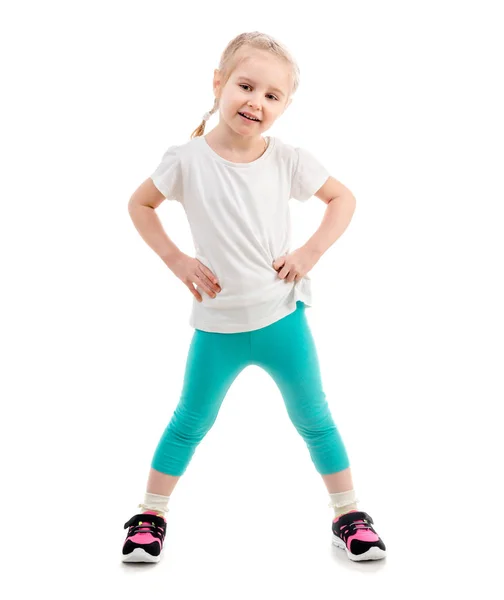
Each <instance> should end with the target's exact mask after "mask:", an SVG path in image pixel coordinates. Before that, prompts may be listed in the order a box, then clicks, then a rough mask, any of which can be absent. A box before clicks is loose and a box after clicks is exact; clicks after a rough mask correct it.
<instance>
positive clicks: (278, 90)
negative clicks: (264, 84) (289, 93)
mask: <svg viewBox="0 0 504 600" xmlns="http://www.w3.org/2000/svg"><path fill="white" fill-rule="evenodd" d="M238 79H244V80H245V81H248V82H249V83H251V84H252V85H255V83H254V82H253V81H252V79H250V78H249V77H245V75H239V76H238ZM270 89H271V90H273V91H274V92H278V93H279V94H280V95H281V96H285V94H284V93H283V92H282V90H280V89H279V88H276V87H272V88H270Z"/></svg>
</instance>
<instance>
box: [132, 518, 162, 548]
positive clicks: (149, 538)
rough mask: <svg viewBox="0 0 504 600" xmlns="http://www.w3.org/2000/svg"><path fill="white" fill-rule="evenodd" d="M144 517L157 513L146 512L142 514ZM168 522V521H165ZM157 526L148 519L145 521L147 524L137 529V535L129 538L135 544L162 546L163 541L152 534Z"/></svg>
mask: <svg viewBox="0 0 504 600" xmlns="http://www.w3.org/2000/svg"><path fill="white" fill-rule="evenodd" d="M142 514H143V515H156V514H157V512H156V511H155V510H146V511H144V512H143V513H142ZM165 521H166V519H165ZM153 527H155V525H154V524H153V523H152V521H149V520H148V517H147V518H146V519H145V524H144V523H143V522H142V525H139V526H138V528H137V533H136V534H135V535H132V536H131V537H129V538H127V539H129V540H131V541H132V542H134V543H135V544H143V545H145V544H151V543H152V542H157V543H158V544H159V545H160V546H161V541H160V540H159V538H157V537H154V536H153V535H152V533H151V531H152V528H153Z"/></svg>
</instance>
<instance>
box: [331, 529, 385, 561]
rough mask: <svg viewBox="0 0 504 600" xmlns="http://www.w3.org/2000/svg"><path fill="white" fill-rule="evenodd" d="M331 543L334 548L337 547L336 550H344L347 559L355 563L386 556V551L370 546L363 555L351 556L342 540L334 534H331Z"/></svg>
mask: <svg viewBox="0 0 504 600" xmlns="http://www.w3.org/2000/svg"><path fill="white" fill-rule="evenodd" d="M332 543H333V544H334V545H335V546H338V548H342V549H343V550H345V552H346V553H347V556H348V558H349V559H350V560H354V561H356V562H357V561H360V560H380V558H385V557H386V556H387V551H386V550H382V549H381V548H378V547H377V546H372V547H371V548H369V550H368V551H367V552H364V554H358V555H357V554H352V553H351V552H350V550H349V549H348V548H347V547H346V546H345V543H344V542H343V540H342V539H341V538H339V537H338V536H337V535H335V534H334V533H333V534H332Z"/></svg>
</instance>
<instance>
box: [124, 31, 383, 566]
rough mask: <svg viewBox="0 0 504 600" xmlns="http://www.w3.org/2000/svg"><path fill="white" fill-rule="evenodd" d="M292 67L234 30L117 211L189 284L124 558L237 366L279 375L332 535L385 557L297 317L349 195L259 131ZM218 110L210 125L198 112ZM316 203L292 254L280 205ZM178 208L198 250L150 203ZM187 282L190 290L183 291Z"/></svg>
mask: <svg viewBox="0 0 504 600" xmlns="http://www.w3.org/2000/svg"><path fill="white" fill-rule="evenodd" d="M298 84H299V69H298V67H297V65H296V63H295V61H294V59H293V58H292V56H291V54H290V53H289V52H288V50H287V49H286V48H285V47H284V46H283V45H282V44H280V43H279V42H278V41H276V40H275V39H273V38H272V37H270V36H268V35H265V34H262V33H259V32H253V33H243V34H241V35H238V36H237V37H236V38H235V39H233V40H232V41H231V42H230V43H229V44H228V46H227V48H226V49H225V51H224V53H223V55H222V57H221V61H220V64H219V69H215V71H214V80H213V88H214V95H215V102H214V105H213V108H212V110H211V111H210V112H208V113H205V115H204V117H203V122H202V123H201V125H200V126H199V127H198V128H197V129H196V130H195V131H194V132H193V133H192V135H191V138H190V141H189V142H186V143H185V144H182V145H172V146H170V147H169V148H168V149H167V150H166V152H165V153H164V155H163V157H162V160H161V162H160V164H159V165H158V167H157V168H156V169H155V171H154V172H153V174H152V175H151V176H150V177H149V178H148V179H146V180H145V181H144V182H143V183H142V184H141V185H140V187H139V188H138V189H137V190H136V191H135V193H134V194H133V196H132V197H131V199H130V202H129V206H128V208H129V213H130V215H131V218H132V220H133V222H134V225H135V227H136V228H137V230H138V232H139V233H140V235H141V236H142V238H143V239H144V240H145V242H146V243H147V244H148V245H149V246H150V247H151V248H152V249H153V250H154V251H155V252H156V253H157V254H158V255H159V256H160V257H161V259H162V260H163V261H164V262H165V264H166V265H167V266H168V267H169V268H170V270H171V271H172V272H173V273H174V274H175V275H176V276H177V277H178V278H179V279H180V280H181V281H182V282H183V283H184V284H185V285H186V286H187V287H188V289H189V291H190V292H191V293H192V294H193V296H194V298H193V305H192V311H191V317H190V321H189V324H190V325H191V327H193V328H194V329H195V331H194V334H193V337H192V341H191V344H190V347H189V350H188V356H187V364H186V370H185V376H184V384H183V390H182V393H181V397H180V401H179V403H178V405H177V407H176V408H175V410H174V413H173V416H172V418H171V420H170V422H169V424H168V426H167V428H166V429H165V431H164V433H163V435H162V437H161V439H160V441H159V444H158V446H157V449H156V451H155V453H154V457H153V460H152V463H151V469H150V473H149V479H148V482H147V490H146V494H145V498H144V502H143V503H142V504H139V508H140V509H142V510H141V512H139V513H138V514H135V515H134V516H133V517H132V518H131V519H130V520H129V521H128V522H127V523H126V524H125V525H124V528H125V529H126V528H128V532H127V536H126V540H125V542H124V546H123V549H122V560H123V561H124V562H157V561H159V559H160V556H161V552H162V549H163V542H164V538H165V533H166V519H165V514H166V513H167V512H168V506H167V505H168V500H169V499H170V496H171V493H172V491H173V489H174V487H175V485H176V483H177V481H178V480H179V478H180V476H181V475H182V474H183V473H184V472H185V470H186V468H187V466H188V464H189V461H190V460H191V457H192V455H193V454H194V452H195V450H196V447H197V445H198V444H199V443H200V442H201V440H202V439H203V437H204V436H205V435H206V433H207V432H208V431H209V429H210V428H211V427H212V425H213V423H214V422H215V419H216V418H217V414H218V411H219V408H220V406H221V403H222V401H223V399H224V397H225V395H226V393H227V391H228V389H229V388H230V386H231V385H232V383H233V381H234V380H235V379H236V377H237V376H238V375H239V373H240V372H241V371H242V370H243V369H245V368H246V367H247V366H248V365H252V364H254V365H257V366H260V367H262V368H263V369H265V370H266V371H267V372H268V373H269V374H270V375H271V376H272V378H273V379H274V381H275V382H276V384H277V385H278V387H279V389H280V391H281V393H282V397H283V399H284V402H285V405H286V408H287V412H288V415H289V417H290V419H291V421H292V423H293V425H294V427H295V428H296V430H297V431H298V432H299V434H300V435H301V436H302V437H303V439H304V441H305V442H306V445H307V447H308V450H309V453H310V457H311V460H312V462H313V464H314V465H315V468H316V469H317V471H318V472H319V473H320V475H321V476H322V479H323V480H324V483H325V485H326V487H327V490H328V492H329V497H330V504H329V506H332V507H334V512H335V516H334V519H333V521H332V540H333V543H334V544H335V545H336V546H339V547H340V548H344V549H345V550H346V553H347V555H348V557H349V558H350V559H351V560H356V561H360V560H374V559H380V558H383V557H384V556H385V545H384V543H383V541H382V540H381V539H380V538H379V536H378V535H377V533H376V531H375V530H374V528H373V525H372V524H373V519H372V518H371V517H370V516H369V514H368V513H366V512H362V511H359V510H358V509H357V502H358V499H357V498H356V495H355V491H354V489H353V483H352V477H351V473H350V468H349V459H348V456H347V453H346V450H345V447H344V444H343V441H342V439H341V437H340V434H339V432H338V430H337V428H336V426H335V424H334V422H333V419H332V416H331V413H330V409H329V407H328V404H327V401H326V397H325V393H324V391H323V386H322V383H321V376H320V370H319V363H318V358H317V353H316V347H315V344H314V340H313V337H312V334H311V331H310V328H309V325H308V322H307V319H306V314H305V307H306V306H311V304H312V299H311V288H310V278H309V276H308V273H309V271H310V270H311V269H312V268H313V266H314V265H315V264H316V263H317V261H318V260H319V258H320V257H321V255H322V254H323V253H324V252H325V251H326V250H327V249H328V247H329V246H331V245H332V243H333V242H334V241H335V240H336V239H337V238H338V237H339V236H340V235H341V234H342V233H343V231H344V230H345V229H346V227H347V225H348V223H349V221H350V219H351V217H352V214H353V211H354V209H355V199H354V197H353V195H352V194H351V192H350V191H349V190H348V189H347V188H345V187H344V186H343V185H342V184H341V183H339V182H338V181H337V180H336V179H334V178H333V177H331V176H330V175H329V173H328V172H327V171H326V169H325V168H324V167H323V166H322V165H321V164H320V163H319V162H318V161H317V160H316V159H315V157H314V156H313V155H312V154H310V153H309V152H308V151H307V150H304V149H302V148H295V147H292V146H290V145H288V144H285V143H283V142H282V141H281V140H280V139H279V138H277V137H273V136H265V137H263V136H262V134H263V133H265V132H266V131H267V130H268V129H269V128H270V127H271V126H272V125H273V124H274V123H275V121H276V120H277V119H278V118H279V117H280V116H281V115H282V114H283V112H284V111H285V110H286V109H287V107H288V106H289V105H290V103H291V102H292V97H293V95H294V93H295V92H296V89H297V87H298ZM217 108H218V109H219V124H218V125H217V126H216V127H215V128H214V129H213V130H212V131H210V132H209V133H208V134H207V135H205V136H204V135H203V133H204V131H205V124H206V121H207V120H208V119H209V118H210V116H211V115H212V114H213V113H214V112H216V111H217ZM313 195H315V196H317V197H318V198H320V199H321V200H323V201H324V202H325V203H326V204H327V209H326V214H325V216H324V220H323V223H322V226H321V227H320V228H319V230H318V231H317V232H316V233H315V234H314V235H313V236H312V237H311V238H310V239H309V240H308V241H307V242H306V244H304V245H303V246H302V247H301V248H298V249H296V250H294V251H292V252H289V246H290V226H289V224H290V215H289V208H288V201H289V199H290V198H295V199H297V200H299V201H301V202H303V201H306V200H308V199H309V198H311V197H312V196H313ZM165 198H166V199H168V200H174V201H178V202H180V203H181V204H182V206H183V207H184V211H185V212H186V215H187V218H188V222H189V225H190V229H191V233H192V236H193V240H194V244H195V248H196V257H195V258H192V257H190V256H188V255H186V254H184V253H183V252H181V251H180V250H179V249H178V248H177V246H175V244H174V243H173V242H172V241H171V240H170V239H169V238H168V236H167V235H166V233H165V232H164V230H163V229H162V226H161V223H160V221H159V219H158V217H157V215H156V213H155V209H156V208H157V207H158V206H159V205H160V203H161V202H162V201H163V200H164V199H165ZM193 284H195V285H196V289H195V288H194V287H193Z"/></svg>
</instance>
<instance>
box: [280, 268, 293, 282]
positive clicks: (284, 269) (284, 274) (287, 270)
mask: <svg viewBox="0 0 504 600" xmlns="http://www.w3.org/2000/svg"><path fill="white" fill-rule="evenodd" d="M289 269H290V267H284V268H283V269H282V270H281V271H280V272H279V273H278V276H279V277H281V278H282V279H284V278H285V277H287V275H288V274H289Z"/></svg>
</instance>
